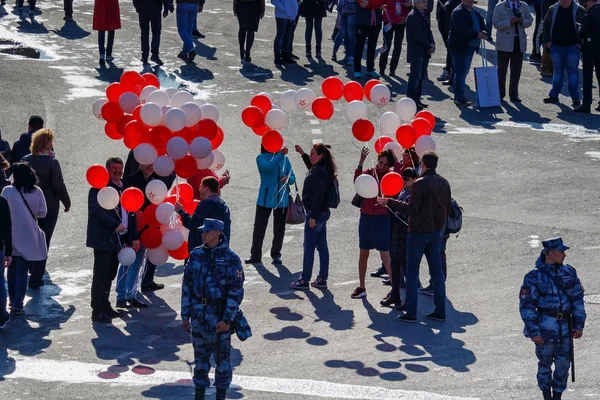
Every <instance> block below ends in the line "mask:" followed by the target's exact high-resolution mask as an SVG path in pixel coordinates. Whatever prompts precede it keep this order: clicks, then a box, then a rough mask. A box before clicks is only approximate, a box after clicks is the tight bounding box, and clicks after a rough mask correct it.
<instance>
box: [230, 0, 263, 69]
mask: <svg viewBox="0 0 600 400" xmlns="http://www.w3.org/2000/svg"><path fill="white" fill-rule="evenodd" d="M233 15H235V16H236V17H237V20H238V25H239V30H238V43H239V45H240V62H241V63H245V62H246V63H251V62H252V57H250V52H251V51H252V45H253V44H254V33H255V32H258V25H259V24H260V20H261V19H263V17H264V16H265V0H233Z"/></svg>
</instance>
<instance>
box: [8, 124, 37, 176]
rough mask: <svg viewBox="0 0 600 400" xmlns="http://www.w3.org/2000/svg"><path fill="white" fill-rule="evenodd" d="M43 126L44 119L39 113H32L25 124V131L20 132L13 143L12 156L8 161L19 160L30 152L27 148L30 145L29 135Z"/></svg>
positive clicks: (14, 161) (15, 161) (12, 162)
mask: <svg viewBox="0 0 600 400" xmlns="http://www.w3.org/2000/svg"><path fill="white" fill-rule="evenodd" d="M43 127H44V120H43V119H42V117H40V116H39V115H32V116H31V117H29V124H28V125H27V132H26V133H23V134H21V136H20V137H19V140H17V141H16V142H15V143H14V144H13V148H12V156H11V160H10V163H11V164H14V163H17V162H19V161H21V159H22V158H23V157H25V156H26V155H27V154H29V153H30V151H29V148H30V147H31V136H32V135H33V134H34V133H35V132H36V131H37V130H39V129H42V128H43Z"/></svg>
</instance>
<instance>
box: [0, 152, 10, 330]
mask: <svg viewBox="0 0 600 400" xmlns="http://www.w3.org/2000/svg"><path fill="white" fill-rule="evenodd" d="M0 158H2V156H0ZM0 171H1V169H0ZM11 262H12V224H11V219H10V209H9V208H8V201H6V199H5V198H4V197H2V196H0V329H2V328H4V327H5V326H6V324H7V323H8V321H9V320H10V314H9V313H8V312H7V311H6V280H5V279H4V268H8V267H10V264H11Z"/></svg>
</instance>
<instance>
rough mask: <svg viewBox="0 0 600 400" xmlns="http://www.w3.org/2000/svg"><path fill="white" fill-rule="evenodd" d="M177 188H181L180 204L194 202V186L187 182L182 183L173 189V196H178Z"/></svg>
mask: <svg viewBox="0 0 600 400" xmlns="http://www.w3.org/2000/svg"><path fill="white" fill-rule="evenodd" d="M196 165H197V164H196ZM177 186H179V202H180V203H182V204H183V203H187V202H188V201H192V200H193V199H194V189H193V188H192V185H190V184H189V183H187V182H181V183H180V184H179V185H175V187H174V188H173V189H171V194H174V195H176V194H177Z"/></svg>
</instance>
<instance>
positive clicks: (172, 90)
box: [165, 88, 179, 99]
mask: <svg viewBox="0 0 600 400" xmlns="http://www.w3.org/2000/svg"><path fill="white" fill-rule="evenodd" d="M165 92H167V94H168V95H169V98H171V99H172V98H173V96H175V95H176V94H177V93H179V89H176V88H168V89H165Z"/></svg>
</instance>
